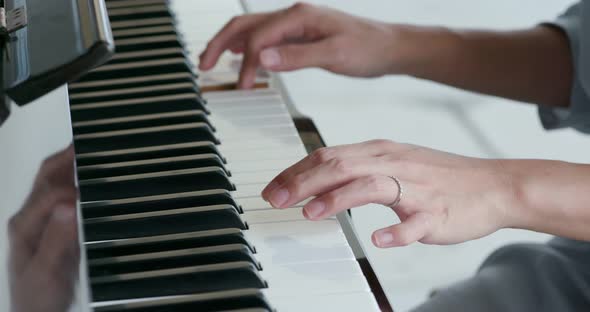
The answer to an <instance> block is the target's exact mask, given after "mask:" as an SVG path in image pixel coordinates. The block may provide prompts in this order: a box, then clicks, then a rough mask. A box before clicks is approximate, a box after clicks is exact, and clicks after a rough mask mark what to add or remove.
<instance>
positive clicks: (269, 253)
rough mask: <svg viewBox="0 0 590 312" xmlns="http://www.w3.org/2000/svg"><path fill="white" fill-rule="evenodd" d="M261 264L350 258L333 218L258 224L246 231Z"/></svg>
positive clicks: (274, 264)
mask: <svg viewBox="0 0 590 312" xmlns="http://www.w3.org/2000/svg"><path fill="white" fill-rule="evenodd" d="M245 234H246V237H247V238H248V240H249V241H250V242H251V243H252V244H253V245H254V246H255V247H256V250H257V254H256V258H257V259H258V260H259V261H260V263H262V265H263V266H276V265H284V264H289V263H308V262H326V261H336V260H353V259H355V258H354V255H353V253H352V251H351V249H350V247H349V246H348V242H347V241H346V237H345V236H344V233H343V232H342V229H341V228H340V225H339V223H338V222H337V221H336V220H332V219H328V220H322V221H315V222H310V221H292V222H276V223H258V224H256V223H255V224H252V225H250V229H249V230H248V231H246V232H245Z"/></svg>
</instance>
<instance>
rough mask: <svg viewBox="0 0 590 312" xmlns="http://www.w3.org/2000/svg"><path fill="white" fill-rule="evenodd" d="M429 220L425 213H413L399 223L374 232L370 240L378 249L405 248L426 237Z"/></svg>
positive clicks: (430, 216) (428, 229)
mask: <svg viewBox="0 0 590 312" xmlns="http://www.w3.org/2000/svg"><path fill="white" fill-rule="evenodd" d="M431 219H432V215H431V214H429V213H427V212H417V213H414V214H412V215H410V216H408V218H406V219H405V220H404V221H403V222H401V223H398V224H396V225H392V226H390V227H387V228H384V229H380V230H377V231H375V232H374V233H373V235H372V236H371V240H372V241H373V244H374V245H375V246H377V247H380V248H387V247H399V246H407V245H409V244H412V243H415V242H417V241H419V240H421V239H423V238H424V237H425V236H426V235H428V233H429V231H430V224H431V223H432V222H431Z"/></svg>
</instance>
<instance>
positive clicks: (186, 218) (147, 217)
mask: <svg viewBox="0 0 590 312" xmlns="http://www.w3.org/2000/svg"><path fill="white" fill-rule="evenodd" d="M227 228H238V229H241V230H245V229H247V225H246V224H245V223H244V222H243V221H242V219H241V218H240V215H239V213H238V211H237V209H236V208H235V207H233V206H231V205H217V206H205V207H194V208H181V209H167V208H164V207H163V209H161V210H159V211H152V212H144V213H135V214H127V215H117V216H110V217H100V218H89V219H85V220H84V234H85V237H86V238H87V239H88V240H92V241H98V240H108V239H121V238H132V237H144V236H156V235H166V234H176V233H184V232H196V231H207V230H216V229H227Z"/></svg>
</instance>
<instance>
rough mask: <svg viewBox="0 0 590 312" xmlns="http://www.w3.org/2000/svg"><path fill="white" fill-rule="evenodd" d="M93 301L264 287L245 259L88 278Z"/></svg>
mask: <svg viewBox="0 0 590 312" xmlns="http://www.w3.org/2000/svg"><path fill="white" fill-rule="evenodd" d="M90 284H91V287H92V299H93V300H94V301H106V300H118V299H132V298H145V297H155V296H170V295H185V294H193V293H206V292H213V291H221V290H236V289H244V288H266V287H267V285H266V282H265V281H264V280H263V279H262V278H261V277H260V275H259V274H258V269H257V268H256V267H255V266H254V265H252V263H249V262H231V263H223V264H211V265H203V266H195V267H187V268H179V269H167V270H158V271H149V272H139V273H129V274H121V275H113V276H101V277H95V278H92V279H90Z"/></svg>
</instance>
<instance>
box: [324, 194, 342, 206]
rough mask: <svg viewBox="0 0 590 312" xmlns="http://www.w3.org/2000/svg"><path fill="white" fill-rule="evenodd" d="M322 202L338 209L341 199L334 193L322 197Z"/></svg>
mask: <svg viewBox="0 0 590 312" xmlns="http://www.w3.org/2000/svg"><path fill="white" fill-rule="evenodd" d="M322 201H323V202H324V203H325V204H326V206H327V207H329V208H336V207H338V201H339V198H338V196H337V195H335V194H333V193H328V194H326V195H324V196H322Z"/></svg>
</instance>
